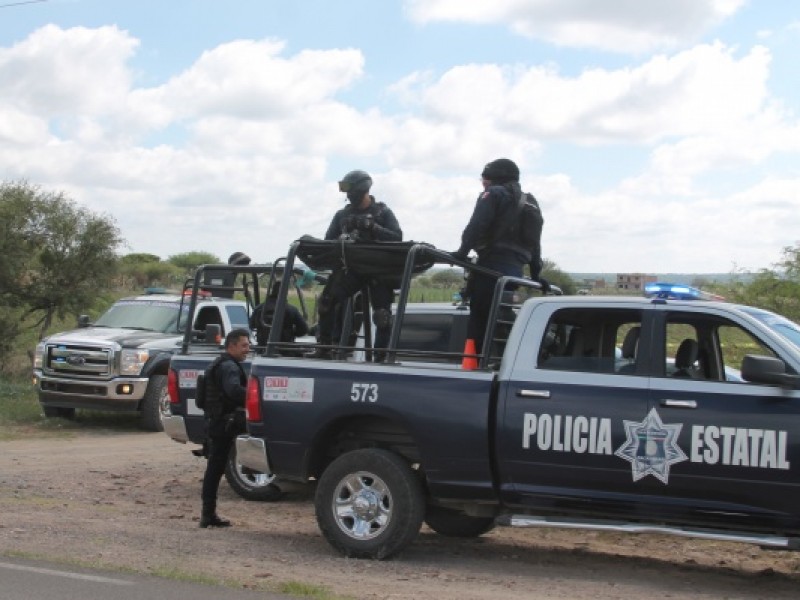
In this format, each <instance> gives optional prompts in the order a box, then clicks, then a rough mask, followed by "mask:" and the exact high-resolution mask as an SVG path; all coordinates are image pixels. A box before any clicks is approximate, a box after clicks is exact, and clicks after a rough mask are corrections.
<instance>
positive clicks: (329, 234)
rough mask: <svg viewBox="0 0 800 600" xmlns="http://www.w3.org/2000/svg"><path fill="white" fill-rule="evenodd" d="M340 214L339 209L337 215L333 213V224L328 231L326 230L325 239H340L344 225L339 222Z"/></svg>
mask: <svg viewBox="0 0 800 600" xmlns="http://www.w3.org/2000/svg"><path fill="white" fill-rule="evenodd" d="M339 220H340V214H339V212H338V211H337V212H336V214H335V215H333V219H331V224H330V225H329V226H328V231H326V232H325V239H326V240H338V239H339V235H340V234H341V233H342V226H341V224H340V223H339Z"/></svg>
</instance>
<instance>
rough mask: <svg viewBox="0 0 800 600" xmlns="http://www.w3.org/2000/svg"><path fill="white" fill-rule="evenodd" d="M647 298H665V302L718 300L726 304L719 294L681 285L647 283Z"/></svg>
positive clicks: (645, 289) (645, 292) (645, 293)
mask: <svg viewBox="0 0 800 600" xmlns="http://www.w3.org/2000/svg"><path fill="white" fill-rule="evenodd" d="M644 295H645V297H647V298H663V299H665V300H716V301H718V302H724V301H725V298H724V297H722V296H720V295H718V294H711V293H709V292H703V291H701V290H698V289H697V288H694V287H691V286H688V285H683V284H679V283H663V282H655V283H647V284H645V286H644Z"/></svg>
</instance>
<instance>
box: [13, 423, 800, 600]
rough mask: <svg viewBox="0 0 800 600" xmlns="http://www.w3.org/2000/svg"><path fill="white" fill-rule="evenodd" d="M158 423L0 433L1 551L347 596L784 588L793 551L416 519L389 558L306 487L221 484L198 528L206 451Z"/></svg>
mask: <svg viewBox="0 0 800 600" xmlns="http://www.w3.org/2000/svg"><path fill="white" fill-rule="evenodd" d="M189 450H190V447H189V446H182V445H180V444H176V443H175V442H172V441H171V440H169V439H168V438H167V437H166V436H165V435H164V434H161V433H113V434H98V433H91V434H83V433H82V434H78V435H76V436H74V437H71V438H69V439H64V438H45V439H41V438H37V439H32V438H31V439H26V440H18V441H6V442H0V555H2V554H5V555H13V554H17V555H19V554H20V553H21V554H23V555H25V556H34V557H42V558H49V559H54V560H65V561H72V562H75V561H79V562H81V563H82V564H91V565H94V566H104V567H112V568H124V569H134V570H136V571H140V572H155V573H165V572H169V571H175V572H180V573H194V574H202V575H205V576H210V577H213V578H218V579H219V580H226V581H229V582H230V581H235V582H238V584H239V585H242V586H246V587H259V588H269V589H273V590H274V589H277V586H278V584H279V583H282V582H290V581H293V582H302V583H305V584H310V585H315V586H322V587H324V588H326V589H327V590H329V591H330V592H331V594H335V595H337V596H338V597H343V598H353V599H358V600H362V599H363V600H373V599H387V600H388V599H393V600H406V599H412V598H417V599H419V598H437V599H439V600H455V599H476V600H477V599H484V598H486V599H489V598H491V599H499V600H516V599H522V598H525V599H538V598H552V599H559V600H563V599H567V598H587V597H592V598H593V599H594V600H604V599H611V598H637V599H639V598H643V597H660V598H671V599H690V598H691V599H697V598H781V599H782V598H787V599H788V598H793V599H794V598H797V597H798V594H799V593H800V554H794V553H781V552H769V551H763V550H759V549H758V548H756V547H753V546H748V545H740V544H730V543H715V542H707V541H696V540H688V539H683V538H675V537H670V536H657V535H619V534H608V533H586V532H582V531H566V530H541V529H530V530H521V529H508V528H503V529H497V530H495V531H492V532H490V533H489V534H487V535H486V536H484V537H482V538H479V539H475V540H466V541H465V540H454V539H448V538H445V537H442V536H439V535H437V534H435V533H433V532H432V531H430V530H429V529H427V528H423V531H422V533H421V534H420V537H419V539H418V541H417V542H416V543H415V544H414V545H413V546H411V547H410V548H409V549H408V550H407V551H405V552H404V553H403V554H402V555H400V556H399V557H398V558H396V559H394V560H391V561H385V562H374V561H360V560H351V559H345V558H341V557H340V556H339V555H337V554H336V553H335V552H334V551H333V550H332V549H331V548H330V547H329V546H328V544H327V543H326V542H325V540H324V539H323V538H322V537H321V535H320V534H319V531H318V530H317V526H316V521H315V520H314V509H313V505H312V504H311V502H310V498H309V496H308V494H307V493H304V492H303V491H302V490H300V491H295V492H294V493H290V494H288V495H287V496H286V498H285V499H283V500H281V501H279V502H276V503H256V502H246V501H244V500H241V499H240V498H239V497H238V496H236V495H235V494H234V493H233V492H232V491H231V490H230V488H229V487H228V486H227V484H225V482H224V481H223V484H222V486H221V495H220V510H219V512H220V513H221V514H222V515H223V516H226V517H228V518H230V519H232V520H233V522H234V527H232V528H230V529H227V530H201V529H199V528H198V514H199V508H200V501H199V493H200V481H201V478H202V475H203V469H204V467H205V463H204V460H203V459H199V458H195V457H193V456H192V455H191V453H190V452H189Z"/></svg>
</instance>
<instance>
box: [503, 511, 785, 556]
mask: <svg viewBox="0 0 800 600" xmlns="http://www.w3.org/2000/svg"><path fill="white" fill-rule="evenodd" d="M497 524H498V525H501V526H505V527H562V528H566V529H588V530H594V531H618V532H624V533H663V534H668V535H677V536H682V537H689V538H700V539H706V540H717V541H723V542H742V543H745V544H757V545H759V546H763V547H766V548H774V549H781V550H798V549H800V544H799V543H798V539H797V538H788V537H781V536H773V535H753V534H748V533H739V532H727V531H720V530H716V529H688V528H685V527H669V526H667V525H644V524H639V523H626V522H624V521H603V520H590V519H585V520H582V519H559V518H556V517H539V516H535V515H504V516H501V517H499V518H498V519H497Z"/></svg>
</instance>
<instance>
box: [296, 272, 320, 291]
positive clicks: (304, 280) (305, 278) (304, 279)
mask: <svg viewBox="0 0 800 600" xmlns="http://www.w3.org/2000/svg"><path fill="white" fill-rule="evenodd" d="M316 277H317V274H316V273H315V272H314V271H312V270H311V269H306V270H305V271H303V275H302V276H301V277H300V278H299V279H298V280H297V285H299V286H300V287H303V286H306V285H310V284H312V283H314V280H315V279H316Z"/></svg>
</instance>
